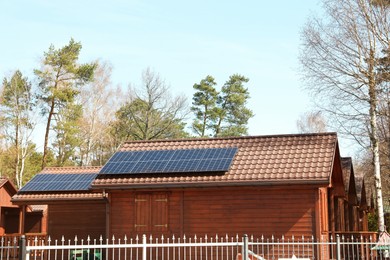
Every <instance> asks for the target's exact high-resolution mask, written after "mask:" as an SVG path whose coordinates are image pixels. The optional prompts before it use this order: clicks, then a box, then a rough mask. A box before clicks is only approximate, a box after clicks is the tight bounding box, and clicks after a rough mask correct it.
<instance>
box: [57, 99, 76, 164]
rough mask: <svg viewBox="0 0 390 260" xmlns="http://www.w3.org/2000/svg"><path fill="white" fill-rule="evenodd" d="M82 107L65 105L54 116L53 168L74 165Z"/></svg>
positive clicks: (70, 104)
mask: <svg viewBox="0 0 390 260" xmlns="http://www.w3.org/2000/svg"><path fill="white" fill-rule="evenodd" d="M81 116H82V106H81V105H77V104H74V103H67V104H66V107H64V108H62V109H61V111H60V113H59V114H58V115H56V121H57V124H56V126H55V128H54V131H55V133H56V139H55V142H54V143H53V148H54V149H55V151H56V155H57V156H56V162H55V166H69V165H74V164H75V161H74V160H75V156H74V154H75V150H76V148H77V147H80V145H81V142H82V140H81V139H80V135H79V132H80V124H81V122H80V119H81Z"/></svg>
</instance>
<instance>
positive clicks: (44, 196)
mask: <svg viewBox="0 0 390 260" xmlns="http://www.w3.org/2000/svg"><path fill="white" fill-rule="evenodd" d="M100 169H101V167H47V168H45V169H43V170H42V171H41V172H40V173H39V174H37V175H36V176H35V177H34V178H33V179H32V180H31V181H30V182H29V183H27V184H26V185H25V186H24V187H23V188H22V189H20V190H19V192H18V193H17V194H16V195H15V196H13V198H12V201H13V203H15V204H18V205H20V206H21V207H22V210H26V209H27V207H23V206H26V205H31V206H30V207H36V205H42V204H44V205H47V212H48V222H47V227H46V229H47V234H48V235H50V236H51V238H52V239H61V238H62V236H64V237H66V238H74V237H75V236H76V235H77V236H80V237H87V236H88V235H90V236H91V237H92V238H95V239H96V238H99V237H100V236H101V235H102V236H105V229H106V228H105V225H106V224H105V219H106V217H105V214H106V200H105V198H104V196H103V194H102V192H91V191H90V190H89V187H90V184H91V182H92V180H93V179H94V178H95V177H96V176H97V173H98V172H99V170H100ZM26 191H28V192H26ZM21 216H23V214H21ZM21 222H22V223H23V221H21Z"/></svg>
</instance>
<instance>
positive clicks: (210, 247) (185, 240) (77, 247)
mask: <svg viewBox="0 0 390 260" xmlns="http://www.w3.org/2000/svg"><path fill="white" fill-rule="evenodd" d="M375 246H376V241H373V240H372V239H370V238H369V237H353V236H352V237H348V238H347V237H344V236H337V237H336V238H334V239H333V237H330V239H328V238H321V239H318V240H316V239H314V238H313V237H310V238H308V237H288V238H287V237H280V238H275V237H270V238H265V237H259V238H256V237H253V236H249V237H248V236H246V235H244V236H242V237H240V236H234V237H229V236H222V237H221V236H212V237H210V236H202V237H197V236H193V237H185V236H183V237H181V238H180V237H175V236H172V237H164V236H161V237H152V236H146V235H143V236H141V237H138V236H137V237H134V238H128V237H123V238H116V237H115V236H113V237H111V238H110V239H103V238H100V239H89V238H86V239H80V238H77V237H76V238H74V239H72V240H66V239H64V238H63V239H61V240H54V241H52V240H51V239H50V238H49V237H48V238H42V237H36V238H34V239H26V237H24V236H22V237H21V239H20V240H19V241H16V240H14V241H8V242H7V243H3V240H2V242H1V247H0V250H1V251H0V257H1V259H28V260H31V259H34V260H37V259H39V260H43V259H45V260H46V259H47V260H58V259H61V260H64V259H67V260H68V259H75V260H76V259H77V260H81V259H83V260H84V259H85V260H103V259H106V260H109V259H110V260H111V259H118V260H122V259H125V260H131V259H137V260H138V259H140V260H141V259H142V260H152V259H161V260H171V259H172V260H182V259H183V260H201V259H206V260H222V259H230V260H231V259H233V260H241V259H251V260H253V259H261V260H265V259H267V260H269V259H273V260H277V259H279V260H285V259H305V260H306V259H310V260H314V259H390V258H389V255H388V254H389V252H388V249H387V248H389V247H390V245H387V246H385V247H381V248H378V249H376V248H375Z"/></svg>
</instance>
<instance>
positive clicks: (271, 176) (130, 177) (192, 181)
mask: <svg viewBox="0 0 390 260" xmlns="http://www.w3.org/2000/svg"><path fill="white" fill-rule="evenodd" d="M227 147H237V148H238V151H237V153H236V155H235V157H234V160H233V163H232V165H231V167H230V169H229V170H228V171H227V172H224V173H208V174H204V173H202V174H201V173H199V174H189V173H170V174H142V175H140V174H138V175H137V174H136V175H134V174H119V175H112V174H99V175H98V177H97V178H96V179H95V181H94V182H93V183H92V188H94V189H102V188H105V189H116V188H121V189H122V188H141V187H149V188H151V187H168V186H180V187H188V186H203V185H206V186H210V185H212V186H217V185H248V184H256V185H262V184H268V183H289V184H290V183H321V184H328V183H329V182H330V179H331V175H332V170H333V162H334V156H335V154H336V150H337V149H338V148H337V147H338V144H337V135H336V133H317V134H295V135H267V136H247V137H228V138H193V139H177V140H157V141H132V142H126V143H124V144H123V145H122V147H121V148H120V149H119V152H123V151H149V150H175V149H201V148H227Z"/></svg>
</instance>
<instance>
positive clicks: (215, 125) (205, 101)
mask: <svg viewBox="0 0 390 260" xmlns="http://www.w3.org/2000/svg"><path fill="white" fill-rule="evenodd" d="M248 81H249V79H248V78H246V77H244V76H242V75H239V74H234V75H232V76H230V77H229V80H228V81H226V83H225V84H224V85H223V86H222V89H221V91H220V92H218V91H217V90H216V89H215V88H214V86H215V85H216V83H215V81H214V78H213V77H211V76H207V77H206V78H205V79H203V80H201V82H200V84H195V85H194V89H196V90H198V91H197V92H195V94H194V96H193V103H192V105H193V106H192V108H191V109H192V111H193V112H195V120H194V122H193V124H192V128H193V130H194V132H195V133H196V134H197V135H199V136H201V137H203V136H206V132H208V133H209V135H212V136H214V137H218V136H241V135H246V134H247V131H248V128H247V124H248V121H249V119H250V118H251V117H253V112H252V111H251V110H250V109H248V108H247V107H246V104H247V101H248V99H249V91H248V89H247V88H245V87H244V83H247V82H248Z"/></svg>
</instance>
